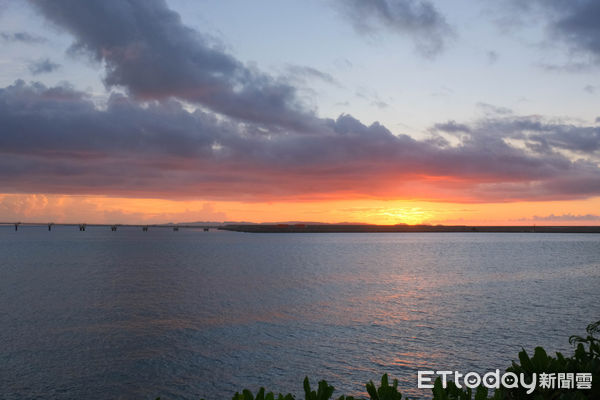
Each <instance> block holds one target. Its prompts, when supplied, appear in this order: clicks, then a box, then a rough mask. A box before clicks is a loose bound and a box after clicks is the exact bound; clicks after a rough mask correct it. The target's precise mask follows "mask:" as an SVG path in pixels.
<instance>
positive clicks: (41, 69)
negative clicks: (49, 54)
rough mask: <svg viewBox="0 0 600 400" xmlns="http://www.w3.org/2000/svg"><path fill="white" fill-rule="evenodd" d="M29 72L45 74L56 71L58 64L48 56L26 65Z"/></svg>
mask: <svg viewBox="0 0 600 400" xmlns="http://www.w3.org/2000/svg"><path fill="white" fill-rule="evenodd" d="M28 68H29V72H31V73H32V74H33V75H39V74H45V73H50V72H54V71H56V70H57V69H58V68H60V64H57V63H55V62H52V61H50V60H49V59H48V58H45V59H41V60H37V61H32V62H31V63H29V65H28Z"/></svg>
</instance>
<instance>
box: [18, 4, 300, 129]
mask: <svg viewBox="0 0 600 400" xmlns="http://www.w3.org/2000/svg"><path fill="white" fill-rule="evenodd" d="M30 2H31V3H32V4H34V5H35V6H36V8H37V9H38V10H39V11H40V12H41V14H42V15H43V16H44V17H46V18H47V19H48V20H50V21H52V22H53V23H55V24H56V25H57V26H59V27H61V28H63V29H65V30H67V31H69V32H70V33H71V34H72V35H73V36H74V38H75V42H74V43H73V46H72V48H71V52H72V53H75V54H77V53H85V54H88V55H90V56H91V57H93V58H94V59H95V60H97V61H99V62H102V63H103V65H104V66H105V70H106V76H105V78H104V81H105V83H106V85H107V86H109V87H110V86H121V87H124V88H126V89H128V90H129V92H130V93H131V95H133V96H134V97H135V98H137V99H141V100H155V99H159V100H160V99H167V98H169V97H176V98H180V99H184V100H186V101H189V102H193V103H197V104H200V105H202V106H204V107H207V108H209V109H211V110H213V111H215V112H218V113H220V114H223V115H226V116H229V117H232V118H236V119H240V120H246V121H251V122H254V123H264V124H278V125H280V126H284V127H294V128H296V129H306V128H307V127H309V126H310V123H311V119H312V114H311V113H310V112H308V111H306V110H305V109H304V107H303V105H302V104H301V102H300V101H299V100H298V98H297V96H296V90H295V88H294V87H293V86H290V85H288V84H286V83H282V82H280V81H277V80H275V79H273V78H272V77H270V76H268V75H265V74H262V73H260V72H259V71H256V70H255V69H252V68H249V67H247V66H245V65H244V64H242V63H241V62H240V61H238V60H237V59H235V58H234V57H232V56H231V55H229V54H227V53H225V52H224V51H223V49H222V48H221V46H219V45H218V44H216V43H214V42H213V41H212V40H211V39H210V38H208V37H206V36H203V35H202V34H200V33H199V32H197V31H195V30H194V29H191V28H189V27H187V26H185V25H184V24H183V23H182V21H181V18H180V16H179V14H177V13H176V12H174V11H172V10H170V9H169V8H168V7H167V5H166V3H165V1H164V0H119V1H92V2H82V1H79V0H30Z"/></svg>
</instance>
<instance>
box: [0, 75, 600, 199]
mask: <svg viewBox="0 0 600 400" xmlns="http://www.w3.org/2000/svg"><path fill="white" fill-rule="evenodd" d="M454 125H455V126H459V125H460V124H458V123H454ZM0 126H2V127H3V129H2V133H1V134H0V153H1V156H0V187H2V188H3V191H6V192H12V193H32V192H37V193H40V192H42V193H78V194H104V195H106V194H110V195H122V196H132V197H135V196H144V197H162V198H191V197H196V198H197V197H198V196H202V197H203V198H213V199H229V200H231V199H236V200H272V199H285V198H291V197H293V198H295V199H299V198H300V199H301V198H331V197H335V196H336V195H343V196H345V197H347V196H352V195H354V196H363V197H365V196H376V197H380V198H392V197H398V196H404V197H406V196H410V197H411V198H420V199H429V200H446V201H448V200H456V201H459V200H460V201H512V200H523V199H540V200H542V199H563V198H581V197H587V196H594V195H599V194H600V169H599V168H598V167H597V165H596V164H594V163H591V162H585V161H577V162H575V161H571V160H569V159H567V158H565V157H564V156H562V155H561V154H559V153H558V152H556V151H549V150H548V149H550V150H552V149H555V148H557V149H558V148H559V147H560V148H581V146H582V143H583V142H580V139H576V140H572V141H568V140H566V139H565V138H564V137H563V136H561V135H566V136H569V135H573V134H575V137H579V136H578V135H582V137H586V135H587V134H588V133H589V132H597V131H594V130H593V129H595V128H589V127H576V126H566V125H565V126H562V125H552V124H548V123H544V122H543V121H540V120H532V119H527V118H524V119H517V118H512V119H510V118H508V117H507V119H504V120H493V121H492V120H487V119H486V120H483V121H480V122H479V123H475V124H470V125H464V126H466V127H468V129H467V128H465V129H464V130H465V132H466V133H465V135H464V138H462V141H461V143H460V144H458V145H456V146H448V145H443V146H440V145H438V144H437V143H436V142H435V141H427V140H424V141H419V140H415V139H413V138H411V137H409V136H407V135H393V134H392V133H391V132H390V131H389V130H388V129H387V128H386V127H384V126H382V125H381V124H379V123H374V124H372V125H370V126H366V125H364V124H362V123H361V122H360V121H358V120H356V119H355V118H353V117H351V116H349V115H341V116H340V117H339V118H337V119H336V120H330V119H322V120H317V122H315V123H314V124H313V127H314V128H313V130H312V131H304V130H302V131H295V130H287V131H286V132H285V133H282V132H281V131H280V130H279V129H278V128H277V127H273V128H270V127H266V128H265V126H264V125H262V124H254V123H248V122H244V123H240V122H235V121H232V120H224V119H222V118H217V117H215V115H214V114H212V113H210V112H201V111H195V112H189V111H186V110H185V109H184V108H183V106H182V105H181V104H180V103H179V102H178V101H176V100H172V99H171V100H164V101H160V102H158V101H152V102H147V103H146V104H144V105H140V104H139V103H138V102H136V101H135V99H132V98H130V97H127V96H123V95H113V96H112V97H111V98H110V100H109V101H108V104H107V105H106V107H105V108H102V109H99V108H97V107H95V105H94V103H93V102H92V101H91V100H90V99H88V98H87V97H86V95H85V94H83V93H81V92H78V91H76V90H75V89H73V88H71V87H68V86H59V87H46V86H44V85H41V84H37V83H34V84H25V83H24V82H22V81H18V82H16V83H15V84H14V85H12V86H9V87H6V88H4V89H0ZM439 126H440V127H441V126H442V125H439ZM446 126H451V125H446ZM566 127H568V129H567V128H566ZM532 131H534V132H536V133H539V134H540V135H548V136H549V137H550V138H551V139H549V140H547V142H546V143H545V145H546V146H547V149H544V151H534V150H531V149H522V148H517V147H513V146H511V145H509V144H508V143H507V142H506V140H505V139H506V138H519V137H521V136H523V135H525V134H526V133H527V132H532ZM568 132H570V134H569V135H567V133H568ZM553 133H556V134H560V135H559V136H560V137H561V138H562V139H561V140H559V139H557V138H555V137H553V135H552V134H553ZM527 134H529V133H527ZM531 140H534V139H531ZM593 146H597V143H594V144H593ZM590 151H591V149H587V148H586V149H585V151H584V153H586V152H588V153H589V152H590Z"/></svg>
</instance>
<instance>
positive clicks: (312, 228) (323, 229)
mask: <svg viewBox="0 0 600 400" xmlns="http://www.w3.org/2000/svg"><path fill="white" fill-rule="evenodd" d="M219 229H222V230H228V231H236V232H250V233H288V232H289V233H301V232H306V233H337V232H339V233H344V232H347V233H353V232H354V233H368V232H507V233H511V232H512V233H519V232H537V233H600V226H531V225H529V226H464V225H454V226H452V225H405V224H400V225H370V224H305V223H295V224H286V223H281V224H270V225H268V224H227V225H223V226H221V227H219Z"/></svg>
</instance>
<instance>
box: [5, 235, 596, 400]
mask: <svg viewBox="0 0 600 400" xmlns="http://www.w3.org/2000/svg"><path fill="white" fill-rule="evenodd" d="M599 305H600V235H593V234H588V235H585V234H535V233H530V234H507V233H499V234H494V233H468V234H461V233H441V234H438V233H423V234H418V233H408V234H403V233H387V234H375V233H373V234H244V233H233V232H217V231H211V232H202V231H198V230H183V229H182V230H180V231H179V232H173V231H172V230H169V229H152V228H150V231H149V232H142V231H141V229H139V228H137V229H134V228H128V229H126V228H120V229H119V230H118V231H117V232H111V231H110V229H108V228H106V227H104V228H100V227H96V228H94V227H88V229H87V231H85V232H79V230H78V228H77V227H55V228H54V229H53V231H52V232H48V231H47V229H46V228H35V227H21V228H20V230H19V231H18V232H15V231H14V229H13V228H12V227H2V228H0V398H2V399H36V398H39V399H75V398H78V399H154V398H155V397H157V396H161V397H162V398H163V399H198V398H201V397H204V398H206V399H207V400H208V399H210V400H222V399H230V398H231V396H232V395H233V394H234V393H235V392H236V391H238V390H240V391H241V389H243V388H249V389H252V390H253V391H255V390H256V389H258V387H259V386H261V385H263V386H265V387H266V388H267V389H268V390H273V391H285V392H288V391H290V392H292V393H295V394H298V395H300V394H302V380H303V378H304V376H305V375H308V376H309V377H310V378H311V380H312V381H313V382H314V384H316V381H317V380H319V379H326V380H328V381H329V382H330V383H331V384H333V385H334V386H335V387H336V392H335V393H336V394H337V395H338V396H339V395H340V394H342V393H345V394H361V393H364V386H363V385H364V383H365V382H367V381H368V380H370V379H373V380H377V379H379V378H380V376H381V374H382V373H384V372H387V373H388V374H390V375H391V376H393V377H396V378H398V379H399V380H400V386H401V387H402V392H403V393H404V394H405V395H410V396H415V397H422V398H428V397H430V392H429V391H428V390H418V389H417V388H416V386H417V385H416V380H417V371H418V370H419V369H432V370H441V369H449V370H458V371H463V372H469V371H475V372H480V373H485V372H487V371H490V370H495V369H496V368H499V369H501V370H503V369H504V368H506V367H507V366H509V364H510V362H511V360H515V359H516V358H517V354H518V352H519V351H520V349H521V348H522V347H523V348H525V349H527V350H530V351H531V350H533V348H534V347H535V346H537V345H543V346H544V347H545V348H546V349H547V350H549V351H552V352H554V351H563V352H567V353H570V351H571V346H570V345H569V343H568V337H569V335H571V334H584V333H585V327H586V325H587V324H588V323H590V322H592V321H595V320H598V319H600V307H599Z"/></svg>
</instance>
